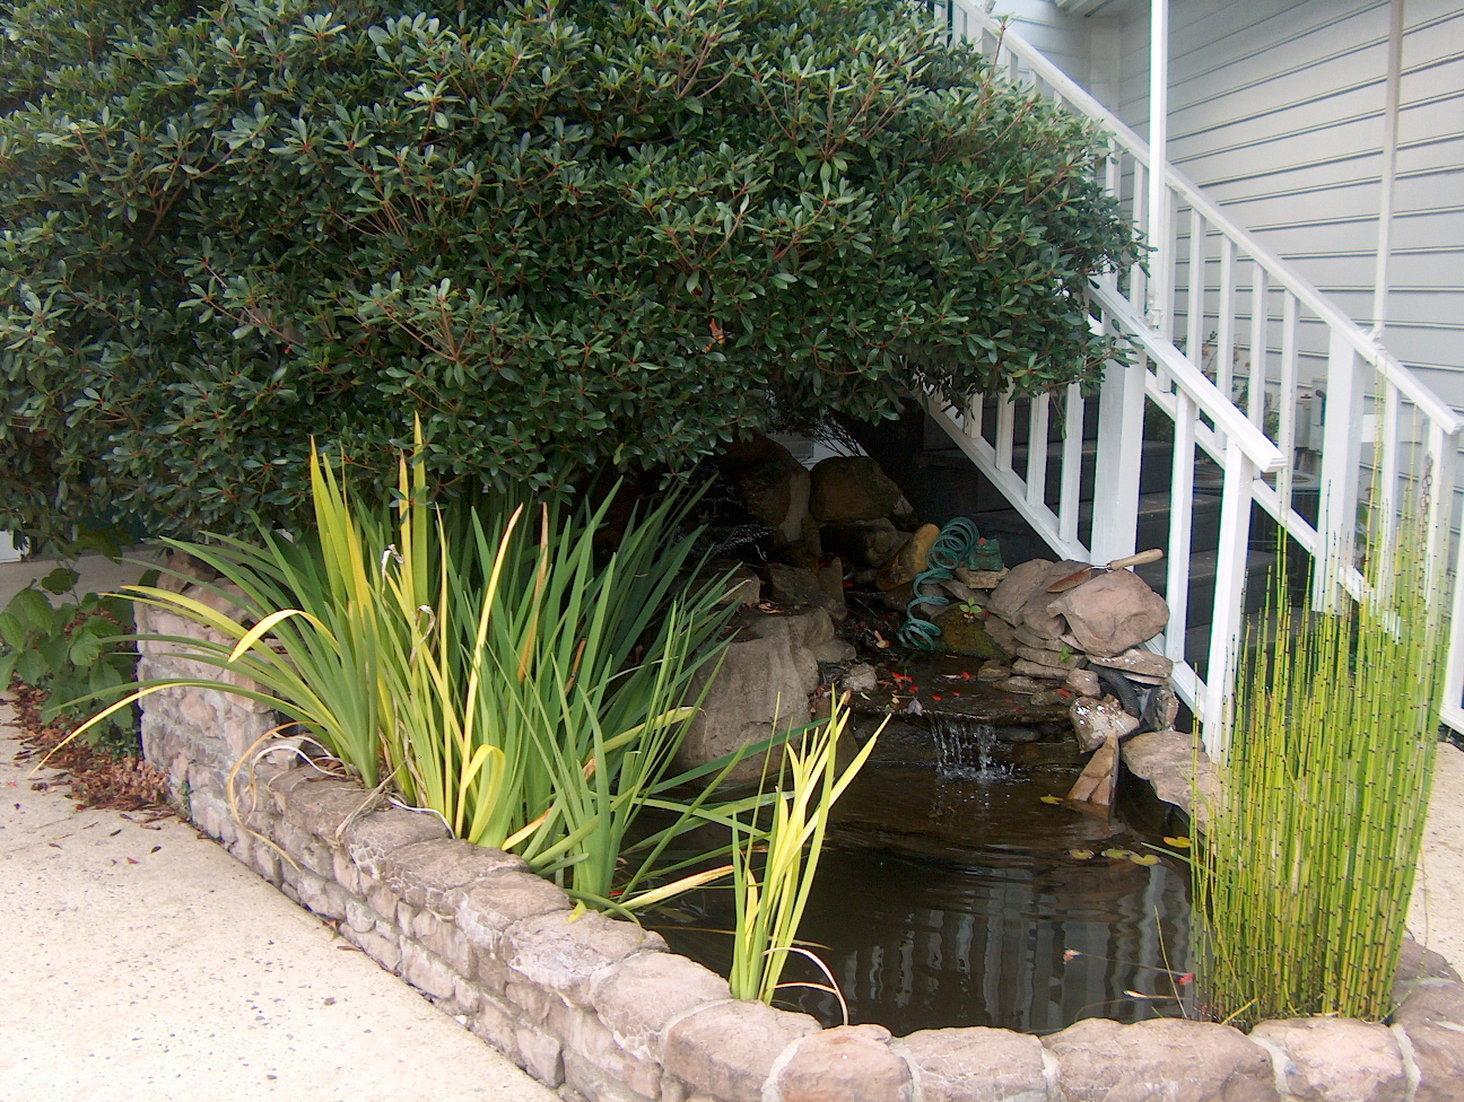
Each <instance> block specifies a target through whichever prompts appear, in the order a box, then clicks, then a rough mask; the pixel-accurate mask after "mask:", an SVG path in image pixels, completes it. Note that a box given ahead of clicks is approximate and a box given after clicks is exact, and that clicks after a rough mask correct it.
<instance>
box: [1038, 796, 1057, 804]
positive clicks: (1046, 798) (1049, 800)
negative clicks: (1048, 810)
mask: <svg viewBox="0 0 1464 1102" xmlns="http://www.w3.org/2000/svg"><path fill="white" fill-rule="evenodd" d="M1042 802H1043V803H1045V804H1060V803H1062V797H1061V796H1043V797H1042Z"/></svg>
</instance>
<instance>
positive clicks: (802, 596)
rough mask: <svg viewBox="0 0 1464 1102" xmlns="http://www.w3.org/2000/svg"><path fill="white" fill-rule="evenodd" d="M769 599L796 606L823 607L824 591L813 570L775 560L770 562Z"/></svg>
mask: <svg viewBox="0 0 1464 1102" xmlns="http://www.w3.org/2000/svg"><path fill="white" fill-rule="evenodd" d="M768 599H769V600H771V601H776V602H777V603H778V604H782V605H791V606H793V607H795V608H801V607H804V606H806V605H815V606H820V607H821V606H822V605H823V601H824V592H823V587H822V586H821V585H820V584H819V580H818V578H817V576H815V574H814V572H813V571H812V570H808V569H806V568H804V567H801V566H788V565H786V564H785V563H779V562H775V563H769V564H768Z"/></svg>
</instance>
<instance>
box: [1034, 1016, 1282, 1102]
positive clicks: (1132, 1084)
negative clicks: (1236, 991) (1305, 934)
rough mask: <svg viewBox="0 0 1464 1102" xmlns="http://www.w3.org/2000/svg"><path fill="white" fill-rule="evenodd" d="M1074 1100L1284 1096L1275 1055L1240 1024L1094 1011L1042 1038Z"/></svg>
mask: <svg viewBox="0 0 1464 1102" xmlns="http://www.w3.org/2000/svg"><path fill="white" fill-rule="evenodd" d="M1042 1044H1043V1047H1045V1048H1046V1049H1047V1051H1048V1052H1050V1053H1051V1054H1052V1055H1053V1056H1055V1057H1056V1058H1057V1062H1058V1066H1059V1069H1060V1082H1061V1083H1062V1091H1063V1097H1064V1098H1066V1099H1068V1100H1069V1102H1119V1100H1122V1102H1277V1100H1279V1098H1280V1095H1279V1094H1278V1093H1277V1091H1276V1085H1275V1077H1274V1074H1273V1071H1272V1067H1271V1058H1270V1056H1269V1055H1268V1054H1267V1052H1266V1051H1265V1050H1264V1049H1263V1048H1261V1046H1259V1045H1257V1044H1255V1043H1253V1042H1251V1041H1248V1040H1247V1039H1246V1038H1245V1037H1244V1036H1243V1035H1242V1034H1241V1033H1240V1031H1239V1030H1237V1029H1231V1028H1230V1027H1229V1026H1223V1025H1215V1024H1212V1023H1209V1022H1193V1021H1185V1020H1183V1019H1179V1018H1158V1019H1155V1020H1153V1021H1147V1022H1139V1023H1138V1024H1137V1025H1128V1026H1125V1025H1119V1024H1118V1023H1117V1022H1114V1021H1110V1020H1108V1019H1104V1018H1088V1019H1085V1020H1083V1021H1081V1022H1078V1023H1077V1024H1076V1025H1072V1026H1069V1027H1068V1028H1067V1029H1064V1030H1063V1031H1062V1032H1060V1033H1055V1034H1053V1035H1051V1036H1049V1037H1044V1038H1043V1039H1042Z"/></svg>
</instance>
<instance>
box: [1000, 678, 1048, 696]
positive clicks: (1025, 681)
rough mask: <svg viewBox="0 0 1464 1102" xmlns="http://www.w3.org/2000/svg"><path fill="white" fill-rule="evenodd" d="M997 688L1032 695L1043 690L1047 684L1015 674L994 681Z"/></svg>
mask: <svg viewBox="0 0 1464 1102" xmlns="http://www.w3.org/2000/svg"><path fill="white" fill-rule="evenodd" d="M996 687H997V688H998V689H1002V690H1004V691H1005V692H1009V693H1019V694H1021V695H1022V696H1032V695H1034V694H1036V693H1040V692H1045V691H1046V690H1047V689H1048V687H1049V686H1047V685H1046V684H1044V683H1043V682H1041V681H1036V680H1033V679H1032V678H1030V677H1023V676H1020V675H1018V676H1015V677H1008V678H1005V679H1004V680H1001V681H998V682H997V683H996Z"/></svg>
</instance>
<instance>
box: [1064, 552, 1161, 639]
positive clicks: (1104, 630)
mask: <svg viewBox="0 0 1464 1102" xmlns="http://www.w3.org/2000/svg"><path fill="white" fill-rule="evenodd" d="M1051 607H1052V608H1053V610H1054V611H1056V612H1057V613H1059V614H1061V616H1062V617H1063V619H1065V620H1066V621H1067V625H1068V633H1069V634H1070V635H1071V636H1072V637H1073V638H1074V639H1075V640H1077V644H1078V649H1079V650H1082V651H1085V652H1087V654H1088V656H1089V659H1090V660H1096V658H1098V657H1104V656H1110V655H1118V654H1122V653H1123V652H1124V651H1126V650H1128V649H1129V648H1130V647H1136V646H1138V645H1139V644H1140V643H1143V642H1145V641H1147V640H1149V639H1152V638H1154V636H1156V635H1158V634H1159V633H1160V632H1161V631H1163V630H1164V628H1165V625H1167V624H1168V623H1169V606H1168V605H1167V604H1165V603H1164V598H1163V597H1161V596H1159V594H1157V593H1155V592H1154V591H1153V590H1152V589H1150V588H1149V586H1148V583H1146V582H1145V581H1144V579H1143V578H1140V577H1139V576H1138V575H1137V574H1135V573H1133V572H1132V571H1129V570H1113V571H1110V572H1109V573H1107V574H1100V575H1098V577H1096V578H1093V579H1091V580H1090V581H1086V582H1084V583H1083V584H1082V585H1080V586H1078V587H1076V588H1075V589H1070V590H1068V591H1067V592H1066V593H1063V594H1061V595H1060V596H1059V597H1058V599H1057V600H1056V601H1054V602H1053V603H1052V606H1051Z"/></svg>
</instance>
